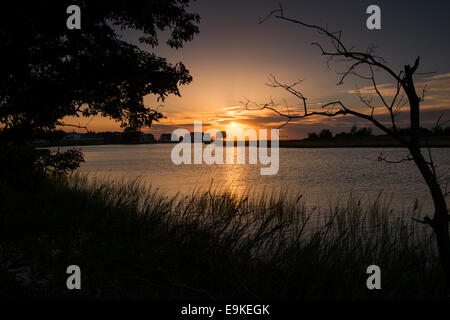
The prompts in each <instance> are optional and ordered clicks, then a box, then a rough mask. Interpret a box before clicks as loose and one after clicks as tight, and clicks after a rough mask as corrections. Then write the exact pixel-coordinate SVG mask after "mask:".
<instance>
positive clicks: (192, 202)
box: [0, 176, 445, 299]
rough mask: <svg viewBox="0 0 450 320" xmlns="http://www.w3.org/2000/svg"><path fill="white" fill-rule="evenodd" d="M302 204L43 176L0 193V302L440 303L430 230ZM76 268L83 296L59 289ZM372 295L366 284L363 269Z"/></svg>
mask: <svg viewBox="0 0 450 320" xmlns="http://www.w3.org/2000/svg"><path fill="white" fill-rule="evenodd" d="M300 199H301V197H300V196H299V197H297V198H295V197H293V198H288V197H287V196H286V195H285V194H284V195H281V194H280V195H270V194H263V195H261V196H259V197H248V195H235V194H232V193H229V192H228V193H216V192H214V191H213V190H210V191H208V192H200V191H195V192H193V193H192V195H189V196H181V195H179V196H176V197H173V198H169V197H167V196H165V195H163V194H160V193H158V192H157V191H155V190H153V191H152V190H150V191H149V188H147V187H146V186H144V185H143V184H141V183H140V182H139V181H134V182H132V183H124V182H120V181H119V182H118V181H115V182H114V181H103V182H102V181H99V180H97V181H96V180H93V179H91V180H89V179H88V178H87V177H86V176H73V177H60V178H56V177H55V178H47V179H45V180H44V182H42V184H40V185H22V186H15V185H11V184H7V183H5V184H1V185H0V248H1V250H0V296H2V297H8V298H11V297H21V298H26V297H30V298H33V297H34V298H40V299H41V298H50V297H52V298H55V297H57V298H74V297H80V298H81V297H82V298H124V297H126V298H152V299H165V298H168V299H187V298H189V299H197V298H198V299H205V298H206V299H226V298H252V299H257V298H274V299H315V298H331V299H344V298H350V299H378V298H382V299H395V298H401V299H404V298H427V299H428V298H441V297H442V298H444V297H445V282H444V281H443V278H444V275H443V272H442V269H441V268H440V265H439V259H438V253H437V250H436V248H435V245H434V244H433V241H432V238H431V236H432V233H431V232H429V230H428V229H427V228H425V227H424V226H422V225H418V224H414V223H411V219H410V217H409V216H408V214H407V213H406V212H404V213H398V212H392V210H390V209H389V201H387V200H386V199H385V200H383V197H379V198H378V199H375V200H373V201H371V202H367V201H366V202H365V204H364V205H361V203H360V201H358V200H356V199H352V198H351V197H350V198H349V199H348V200H347V201H345V202H341V203H339V204H336V205H335V206H332V207H330V208H329V209H328V210H325V212H324V211H319V210H318V209H317V208H312V209H309V210H308V209H306V208H305V206H304V204H303V203H302V202H301V201H300ZM72 264H76V265H79V266H80V268H81V270H82V290H73V291H70V290H67V289H66V286H65V283H66V279H67V274H66V268H67V266H69V265H72ZM371 264H377V265H379V266H380V267H381V270H382V290H374V291H370V290H367V288H366V279H367V277H368V275H367V274H366V268H367V266H369V265H371Z"/></svg>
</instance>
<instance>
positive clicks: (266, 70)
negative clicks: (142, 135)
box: [65, 0, 450, 139]
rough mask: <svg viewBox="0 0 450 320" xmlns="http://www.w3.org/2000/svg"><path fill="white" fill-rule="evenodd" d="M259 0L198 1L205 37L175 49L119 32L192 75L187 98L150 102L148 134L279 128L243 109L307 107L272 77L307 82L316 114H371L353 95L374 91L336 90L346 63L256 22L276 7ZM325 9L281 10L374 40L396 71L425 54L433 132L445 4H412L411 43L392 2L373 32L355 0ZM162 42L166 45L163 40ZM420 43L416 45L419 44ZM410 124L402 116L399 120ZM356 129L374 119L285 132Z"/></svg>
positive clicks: (444, 89)
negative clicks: (320, 109)
mask: <svg viewBox="0 0 450 320" xmlns="http://www.w3.org/2000/svg"><path fill="white" fill-rule="evenodd" d="M257 3H258V5H252V4H251V3H250V2H242V1H237V0H229V1H215V0H211V1H199V2H195V3H194V4H193V5H192V11H195V12H198V13H199V14H200V16H201V17H202V20H201V23H200V34H199V35H198V36H197V37H195V38H194V39H193V41H191V42H188V43H186V44H185V46H184V47H183V48H181V49H179V50H175V49H170V48H168V47H167V46H166V45H163V44H162V45H160V46H159V47H157V48H156V49H152V48H150V47H148V46H146V45H143V44H139V43H138V41H137V39H138V38H139V35H138V34H135V33H133V32H130V31H127V30H125V31H123V36H124V37H127V38H128V39H129V41H130V42H133V43H136V44H137V45H139V46H140V47H141V48H142V49H145V50H149V51H153V52H155V53H156V54H157V55H160V56H163V57H166V58H167V60H168V61H169V62H172V63H176V62H178V61H181V62H183V63H184V64H185V65H186V67H187V68H188V69H189V70H190V73H191V75H192V77H193V82H192V83H191V84H189V85H187V86H183V87H181V88H180V92H181V95H182V96H181V97H173V96H171V97H168V98H167V99H166V101H164V103H162V104H163V106H160V107H158V105H159V104H161V103H160V102H159V103H157V102H156V99H155V97H151V96H147V97H145V99H144V102H145V104H146V105H147V106H149V107H151V108H156V107H158V108H159V110H160V111H161V112H163V114H165V116H166V117H167V119H162V120H161V121H160V122H159V123H156V124H155V125H154V126H152V128H146V129H144V131H145V132H151V133H153V134H155V136H156V137H158V136H159V134H161V133H170V132H172V131H173V130H174V129H175V128H177V127H183V128H186V129H188V130H192V124H193V122H194V121H195V120H200V121H202V122H203V124H204V129H208V128H216V129H219V130H225V129H227V127H228V124H229V123H231V122H235V123H238V124H239V125H240V126H242V127H243V128H245V127H253V128H276V127H278V126H279V125H281V124H282V123H283V119H280V117H279V116H277V115H276V114H274V113H271V112H269V111H267V110H265V111H264V112H258V111H248V110H245V108H244V107H243V104H242V103H241V102H242V101H244V100H245V98H246V97H247V98H249V99H250V100H252V101H255V102H258V103H265V102H268V101H270V100H271V99H273V100H274V101H275V102H277V103H279V105H280V106H281V108H282V109H283V111H286V107H285V104H287V105H288V106H289V111H290V112H291V113H295V112H296V110H298V109H297V107H298V106H299V105H300V103H301V101H298V100H297V99H296V98H295V97H293V96H290V95H289V94H287V93H285V92H284V91H283V90H280V89H274V88H270V87H268V86H267V85H266V82H267V78H268V76H269V75H270V74H273V75H275V76H276V77H277V79H278V80H280V81H281V82H284V83H292V82H295V81H297V80H299V79H302V80H304V81H303V82H302V83H301V86H299V87H298V88H299V89H301V91H302V92H303V93H304V95H305V96H306V97H307V98H308V102H309V104H310V105H311V108H313V107H314V106H318V105H320V104H321V103H326V102H328V101H333V100H342V101H343V102H345V103H346V104H347V105H348V106H351V107H352V108H354V109H357V110H359V111H365V109H364V106H362V105H361V102H360V101H359V100H358V98H357V97H356V96H355V94H354V90H355V86H356V85H357V86H358V87H359V88H360V89H361V91H362V92H363V93H364V94H367V95H370V94H373V92H372V91H370V88H369V85H370V82H362V81H361V79H348V81H347V82H346V83H345V84H344V85H343V86H336V83H337V82H338V78H339V76H338V75H337V74H336V72H339V71H342V70H343V68H345V65H342V64H339V63H333V64H332V65H331V69H328V68H327V65H326V59H325V58H324V57H322V56H320V52H319V51H318V49H317V48H316V47H312V46H311V45H310V44H311V42H313V41H320V40H321V39H322V38H321V36H319V35H317V34H316V33H315V32H311V31H309V30H304V29H301V28H298V27H296V26H293V25H292V24H288V23H286V22H280V21H279V20H276V19H271V20H268V21H267V22H265V23H264V24H258V23H257V22H258V21H259V19H260V18H261V17H263V16H265V15H266V14H267V12H270V11H271V10H273V8H274V4H276V2H271V1H258V2H257ZM327 3H328V4H327V7H328V9H329V10H326V11H324V10H323V4H321V3H320V1H319V2H317V3H315V2H308V3H307V4H303V2H302V3H301V4H300V3H299V2H298V1H283V8H284V9H285V12H287V13H289V16H292V17H294V18H303V19H306V20H307V21H308V22H314V23H317V24H319V25H325V24H328V26H329V28H334V29H341V30H343V32H344V42H346V43H349V44H350V45H355V46H356V48H357V49H361V48H363V50H364V49H365V48H367V46H368V45H371V44H375V45H377V46H379V47H380V48H381V49H379V51H378V54H380V55H381V56H383V57H384V58H385V59H386V60H387V61H388V64H389V66H391V67H392V68H393V69H394V70H400V69H401V68H403V66H404V64H406V63H413V62H414V60H415V58H416V57H417V55H420V56H421V67H420V68H419V71H420V72H428V71H435V72H436V73H434V74H431V75H430V74H428V75H422V76H417V78H416V83H417V87H418V91H419V90H421V88H423V87H424V86H425V84H426V85H427V96H426V100H425V102H424V104H423V106H422V110H423V112H422V125H424V126H428V127H430V126H432V125H433V124H434V123H435V121H436V119H437V118H438V117H439V115H440V114H441V113H442V112H443V111H450V107H449V106H450V61H449V59H448V50H447V49H446V48H447V47H448V46H449V42H448V41H444V42H443V41H442V39H441V38H440V37H435V34H436V32H439V31H442V29H443V28H448V27H449V25H450V24H449V22H448V19H443V18H441V19H438V18H437V16H436V15H437V12H441V11H439V8H435V6H434V5H433V4H422V3H421V2H416V3H415V4H414V5H415V6H416V7H417V8H416V9H415V10H414V11H412V12H411V13H410V15H411V16H408V21H415V24H414V26H413V27H412V26H408V32H410V31H411V30H412V31H411V32H413V31H414V37H406V36H405V30H404V28H405V25H404V24H405V23H406V22H405V21H403V20H402V19H400V18H399V17H403V13H404V12H403V8H402V6H400V5H398V4H396V2H395V3H394V2H389V3H386V4H383V8H384V11H383V12H387V13H388V14H385V15H384V18H383V19H384V20H383V21H384V22H383V28H382V30H381V31H377V32H374V31H369V30H367V28H365V27H364V22H365V20H364V19H365V16H364V12H365V7H364V4H363V3H361V1H353V2H352V6H342V5H341V4H340V2H327ZM419 6H422V7H419ZM431 17H433V19H434V20H433V19H431ZM416 18H417V19H416ZM405 19H406V18H405ZM411 28H413V29H411ZM163 36H164V35H163ZM160 43H164V40H163V39H162V40H161V41H160ZM417 43H420V46H419V47H418V46H417ZM377 80H378V83H379V85H380V86H381V88H382V89H383V93H384V94H385V95H386V96H387V97H388V98H389V96H390V95H392V84H391V83H389V81H388V80H389V79H388V77H386V75H383V74H382V73H380V74H377ZM378 105H379V104H378ZM376 113H378V114H380V115H381V120H382V121H383V114H382V113H383V111H382V109H381V108H380V109H376ZM449 116H450V113H449ZM385 118H386V117H385ZM386 120H388V119H387V118H386ZM404 120H406V119H405V118H404V117H403V118H402V116H400V121H401V122H402V121H404ZM65 122H67V123H72V124H76V125H82V126H83V125H87V126H88V129H89V130H91V131H121V130H122V129H121V128H120V126H119V125H118V124H117V123H115V122H113V121H112V120H109V119H100V118H96V119H82V118H70V119H65ZM403 124H406V123H403ZM352 125H358V126H367V125H368V123H366V122H364V121H362V120H359V119H356V118H354V117H341V118H332V119H329V118H327V119H324V118H313V119H308V120H301V121H293V122H292V124H290V125H288V126H286V127H284V128H283V129H282V130H281V132H280V138H281V139H295V138H304V137H305V136H306V135H307V133H308V132H311V131H319V130H320V129H322V128H324V127H328V128H330V129H331V130H332V131H333V132H335V133H336V132H340V131H343V130H347V131H348V130H349V129H350V127H351V126H352ZM66 130H71V129H70V128H66ZM375 132H376V131H375Z"/></svg>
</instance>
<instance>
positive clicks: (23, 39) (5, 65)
mask: <svg viewBox="0 0 450 320" xmlns="http://www.w3.org/2000/svg"><path fill="white" fill-rule="evenodd" d="M189 2H190V1H189V0H167V1H158V0H146V1H139V2H128V1H123V0H115V1H104V0H101V1H79V2H78V5H79V7H80V9H81V12H82V24H81V28H80V29H79V30H69V29H68V28H67V27H66V19H67V18H68V15H67V14H66V10H67V8H68V7H69V6H70V5H72V4H73V2H72V1H68V0H62V1H58V2H54V1H37V2H33V3H29V4H27V5H23V4H21V3H18V2H13V3H11V5H9V6H8V7H7V8H4V10H1V11H0V51H1V52H2V53H3V54H4V58H3V59H1V61H0V69H1V70H2V77H1V78H0V151H1V153H2V157H0V175H2V174H7V173H8V172H11V171H12V172H19V171H20V170H22V169H23V168H24V166H26V170H31V168H33V167H34V166H39V163H42V162H43V161H44V162H45V158H47V159H48V158H51V157H53V159H52V161H47V162H46V163H47V164H48V165H53V164H55V165H56V166H58V167H61V166H62V165H63V164H64V163H63V162H61V163H60V162H58V159H59V158H61V156H60V154H57V153H48V152H44V151H40V150H34V149H32V148H29V147H28V145H29V143H30V142H31V141H32V140H34V139H35V138H36V135H37V134H42V131H45V132H51V131H53V130H55V128H57V127H58V126H70V127H79V126H77V125H76V124H71V123H66V122H65V121H67V117H88V116H96V115H98V116H103V117H109V118H111V119H114V120H115V121H118V122H120V123H121V125H122V126H123V127H126V128H132V130H134V131H136V130H137V129H139V128H141V127H144V126H151V124H152V123H153V121H158V119H160V118H162V117H163V115H162V114H161V113H160V112H158V110H157V107H156V106H153V108H152V107H150V106H148V105H145V104H144V100H143V97H144V96H146V95H154V96H156V97H157V99H158V101H160V100H162V101H164V99H165V98H166V97H167V96H169V95H178V96H179V95H180V93H179V86H181V85H186V84H189V83H190V82H191V81H192V77H191V75H190V74H189V71H188V70H187V69H186V67H185V66H184V65H183V64H182V63H181V62H178V63H176V64H171V63H169V62H167V60H166V59H165V58H163V57H159V56H157V55H155V54H154V53H152V52H149V51H147V50H143V49H142V48H141V47H140V46H138V44H136V43H133V42H132V41H130V38H129V37H122V34H121V32H123V30H126V32H135V33H136V34H139V35H140V38H139V42H140V43H141V44H147V45H150V46H151V47H152V48H155V47H156V46H157V45H158V43H159V42H158V40H159V39H158V35H159V33H160V32H162V31H167V37H168V39H167V44H168V45H169V46H170V47H172V48H180V47H182V46H183V44H184V43H185V42H186V41H190V40H192V39H193V37H194V36H195V35H196V34H198V32H199V29H198V26H197V24H198V23H199V21H200V17H199V16H198V14H195V13H190V12H188V8H189ZM18 25H20V27H17V26H18ZM120 30H122V31H120ZM25 153H27V156H26V159H27V160H28V161H27V162H25V161H22V162H21V166H13V167H10V165H12V164H14V161H11V159H13V158H15V157H18V156H19V155H20V154H25ZM71 153H72V154H74V153H77V150H72V151H71ZM9 155H11V157H10V158H8V157H7V156H9ZM68 156H69V154H68ZM72 160H73V161H72V163H71V164H74V161H75V160H78V161H81V160H82V154H81V153H80V152H78V155H76V156H75V157H72ZM78 163H79V162H78ZM68 169H70V168H68ZM49 170H52V169H49Z"/></svg>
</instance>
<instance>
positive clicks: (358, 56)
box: [245, 6, 450, 289]
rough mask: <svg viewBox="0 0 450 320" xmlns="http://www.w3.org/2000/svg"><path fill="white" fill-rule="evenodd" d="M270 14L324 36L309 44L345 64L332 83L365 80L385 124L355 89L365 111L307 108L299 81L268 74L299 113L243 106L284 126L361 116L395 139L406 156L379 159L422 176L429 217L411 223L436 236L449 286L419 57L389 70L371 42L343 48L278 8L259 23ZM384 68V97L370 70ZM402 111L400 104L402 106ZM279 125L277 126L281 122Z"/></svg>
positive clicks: (448, 245) (448, 244)
mask: <svg viewBox="0 0 450 320" xmlns="http://www.w3.org/2000/svg"><path fill="white" fill-rule="evenodd" d="M272 16H274V17H275V18H278V19H281V20H284V21H288V22H291V23H294V24H297V25H300V26H302V27H305V28H309V29H313V30H316V31H317V32H318V33H319V34H320V35H322V36H324V39H325V40H326V41H327V43H328V45H322V44H320V43H312V45H314V46H316V47H318V49H319V50H320V52H321V54H322V55H323V56H326V57H327V58H328V60H327V64H329V63H330V62H331V61H333V60H339V61H341V62H344V63H345V64H346V68H345V71H344V72H338V74H339V82H338V84H343V83H344V81H345V79H346V78H347V77H349V76H355V77H357V78H360V79H364V80H367V81H369V82H370V83H371V87H372V90H373V94H374V96H375V97H377V98H378V99H379V100H380V102H381V104H382V106H383V108H385V109H386V110H387V113H388V115H389V117H390V125H388V126H387V125H385V124H383V122H382V121H380V120H379V119H378V120H377V115H376V114H375V113H374V109H375V104H374V102H373V101H372V99H369V98H367V97H365V96H363V95H362V93H361V91H360V90H359V89H356V94H357V95H358V97H359V99H360V100H361V102H362V104H364V105H365V106H366V107H367V108H368V112H366V113H365V112H359V111H356V110H355V109H354V108H353V109H352V108H350V107H348V106H347V105H345V104H344V103H343V102H342V101H340V100H336V101H331V102H327V103H324V104H322V105H321V106H320V107H317V106H315V107H311V108H310V107H309V105H308V99H307V98H306V97H305V96H304V95H303V93H302V92H300V91H299V90H297V89H296V86H297V85H298V84H299V83H300V82H296V83H293V84H291V85H288V84H284V83H281V82H279V81H278V80H277V79H276V78H275V77H274V76H271V77H270V78H269V83H268V85H269V86H271V87H274V88H281V89H284V90H286V91H287V92H289V93H290V94H292V95H294V96H295V97H297V98H298V99H300V101H301V103H302V105H301V108H300V109H301V110H300V112H296V113H295V114H291V113H290V112H289V109H288V112H281V111H280V109H279V108H278V106H277V104H276V103H274V102H273V101H270V102H268V103H265V104H263V105H262V104H257V103H253V102H251V101H250V100H247V101H246V102H245V105H246V107H247V108H248V109H251V108H254V107H252V106H256V108H257V109H268V110H271V111H273V112H275V113H277V114H278V115H279V116H281V117H284V118H286V119H287V120H286V122H285V123H284V125H286V124H287V123H289V122H290V121H291V120H294V119H303V118H309V117H313V116H325V117H335V116H340V115H353V116H356V117H359V118H362V119H365V120H367V121H369V122H371V123H372V124H373V125H375V126H376V127H377V128H379V129H381V130H382V131H384V132H385V133H387V134H388V135H389V136H391V137H393V138H394V139H396V140H397V141H399V142H400V143H401V144H402V145H403V146H405V147H406V148H407V149H408V150H409V153H410V155H409V156H408V157H406V158H405V159H402V160H399V161H389V160H387V159H385V158H382V157H380V158H379V159H380V160H384V161H387V162H392V163H399V162H403V161H414V163H415V164H416V166H417V168H418V169H419V171H420V173H421V175H422V177H423V178H424V180H425V182H426V184H427V186H428V189H429V190H430V193H431V196H432V198H433V203H434V209H435V210H434V215H433V217H432V218H430V217H425V218H424V219H423V220H417V219H415V220H416V221H418V222H420V223H423V224H427V225H429V226H430V227H431V228H432V229H433V231H434V234H435V236H436V241H437V245H438V250H439V255H440V259H441V263H442V266H443V269H444V274H445V277H446V283H447V287H448V288H449V289H450V237H449V228H448V225H449V214H448V209H447V203H446V199H445V194H444V192H443V191H442V189H441V186H440V184H439V182H438V179H437V175H436V170H435V166H434V164H433V160H432V158H431V152H430V150H429V148H428V159H426V158H425V156H424V154H423V153H422V150H421V147H420V136H421V131H420V105H421V103H422V102H423V100H424V91H425V89H424V91H423V92H422V94H421V96H419V95H418V94H417V92H416V87H415V83H414V79H413V76H414V75H415V74H417V69H418V67H419V62H420V57H418V58H417V59H416V61H415V62H414V64H413V65H412V66H411V65H409V64H407V65H405V66H404V68H403V70H400V71H399V72H395V71H394V70H393V69H391V68H390V67H388V66H387V64H386V62H385V61H384V59H383V58H382V57H379V56H377V55H375V47H374V46H371V47H369V48H368V49H367V50H366V51H358V50H356V49H354V48H353V47H348V46H346V45H345V44H344V43H343V41H342V40H341V36H342V33H341V31H339V32H331V31H329V30H328V29H327V28H322V27H320V26H317V25H311V24H307V23H304V22H302V21H299V20H295V19H291V18H287V17H286V16H285V15H284V13H283V9H282V8H281V6H280V8H279V9H278V10H274V11H272V12H271V13H270V14H269V15H268V16H267V17H266V18H265V19H263V20H262V21H260V23H262V22H264V21H265V20H267V19H269V18H270V17H272ZM377 71H380V72H385V73H387V74H388V75H389V76H390V78H391V79H392V80H393V81H394V82H395V86H394V88H395V89H394V94H393V96H392V99H387V95H386V94H383V93H382V90H380V89H381V88H380V86H379V85H377V81H376V78H375V72H377ZM408 105H409V110H407V111H409V131H408V133H407V134H405V133H404V132H402V133H401V132H400V130H399V124H398V119H397V116H398V113H399V111H400V110H401V109H402V107H404V106H406V107H407V106H408ZM405 109H406V108H405ZM284 125H283V126H284Z"/></svg>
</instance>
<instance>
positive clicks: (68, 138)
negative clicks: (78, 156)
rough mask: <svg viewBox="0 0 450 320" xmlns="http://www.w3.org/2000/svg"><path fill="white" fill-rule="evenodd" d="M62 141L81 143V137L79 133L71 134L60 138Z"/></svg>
mask: <svg viewBox="0 0 450 320" xmlns="http://www.w3.org/2000/svg"><path fill="white" fill-rule="evenodd" d="M62 140H63V141H81V140H83V136H82V135H81V134H79V133H76V132H72V133H69V134H68V135H66V136H64V137H63V138H62Z"/></svg>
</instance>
